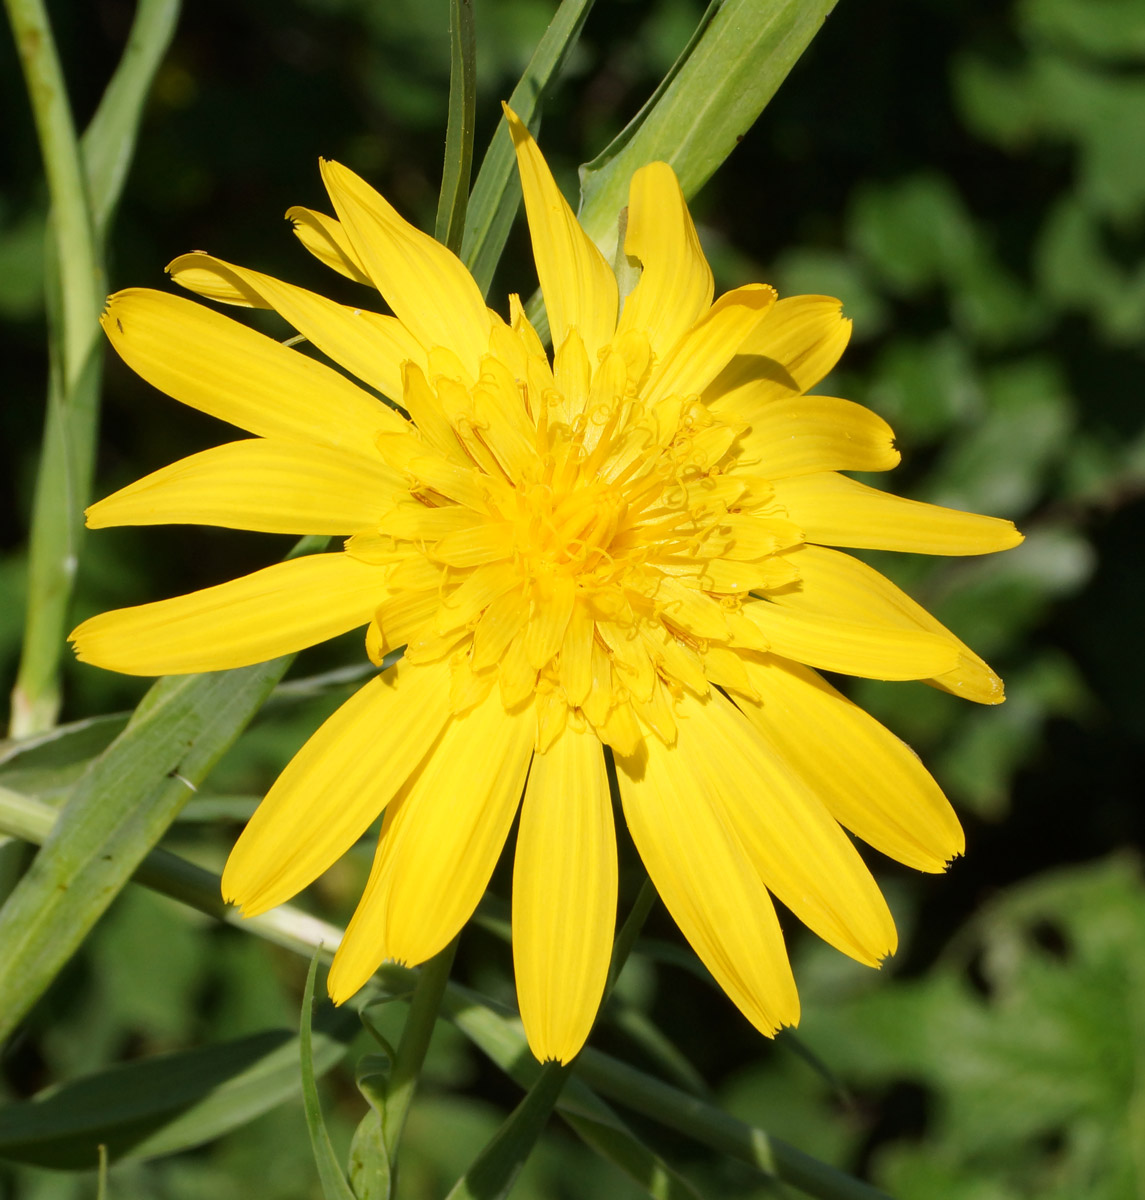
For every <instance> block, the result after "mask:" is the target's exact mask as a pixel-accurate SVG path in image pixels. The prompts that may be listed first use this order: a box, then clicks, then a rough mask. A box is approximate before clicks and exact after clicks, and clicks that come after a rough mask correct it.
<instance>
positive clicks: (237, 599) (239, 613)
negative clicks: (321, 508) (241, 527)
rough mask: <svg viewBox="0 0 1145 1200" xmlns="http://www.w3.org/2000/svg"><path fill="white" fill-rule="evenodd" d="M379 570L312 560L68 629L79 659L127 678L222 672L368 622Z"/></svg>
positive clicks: (333, 557) (330, 557) (340, 557)
mask: <svg viewBox="0 0 1145 1200" xmlns="http://www.w3.org/2000/svg"><path fill="white" fill-rule="evenodd" d="M385 579H386V569H385V568H384V567H376V566H370V565H368V564H366V563H362V562H359V561H358V560H357V559H355V558H351V557H350V556H349V555H348V554H311V555H308V556H307V557H305V558H295V559H292V560H291V561H289V562H283V563H276V564H275V565H274V566H273V567H267V568H265V569H264V570H262V571H255V573H254V574H253V575H244V576H243V577H242V578H241V579H233V580H231V581H230V582H229V583H221V584H219V585H218V586H217V587H210V588H204V589H203V590H202V591H198V592H191V593H189V594H188V595H186V596H176V597H174V598H173V599H171V600H159V601H157V602H156V603H154V604H141V605H139V606H138V607H136V608H120V609H116V610H115V611H114V612H106V613H101V614H100V615H99V616H97V617H92V618H91V619H90V620H88V621H84V623H83V624H82V625H80V626H79V627H78V628H76V629H75V630H73V631H72V633H71V635H70V640H71V641H72V642H74V643H75V650H76V656H77V657H78V658H79V659H80V661H81V662H89V663H93V664H94V665H95V666H97V667H104V668H106V669H107V670H109V671H120V672H122V673H123V674H125V675H186V674H189V673H190V672H193V671H225V670H229V669H230V668H231V667H246V666H250V664H251V663H258V662H266V661H267V660H268V659H271V658H277V657H278V656H279V655H280V654H293V653H294V652H295V651H296V650H301V649H303V648H304V647H306V646H313V645H316V644H317V643H318V642H324V641H326V639H327V638H332V637H336V636H337V635H338V634H340V633H346V632H347V631H348V630H350V629H355V628H357V627H358V626H359V625H366V624H368V623H369V621H370V619H371V618H372V617H373V615H374V610H375V609H376V608H377V607H378V604H379V603H380V602H381V601H382V599H384V597H385V595H386V584H385Z"/></svg>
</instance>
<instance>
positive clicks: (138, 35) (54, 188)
mask: <svg viewBox="0 0 1145 1200" xmlns="http://www.w3.org/2000/svg"><path fill="white" fill-rule="evenodd" d="M5 3H6V6H7V9H8V16H9V19H10V21H11V25H12V31H13V33H14V35H15V39H16V45H17V49H18V50H19V54H20V61H21V64H22V65H23V69H24V76H25V79H26V82H27V87H28V96H29V99H30V101H31V105H32V114H33V117H34V118H35V123H36V130H37V134H38V136H39V141H40V149H41V153H42V155H43V159H44V173H45V176H46V178H47V182H48V194H49V197H50V199H51V225H50V228H51V231H52V237H50V238H49V239H48V242H47V247H46V252H45V274H46V285H47V286H46V288H45V291H46V293H47V296H48V305H47V308H48V362H49V369H48V397H47V413H46V416H45V421H44V440H43V445H42V448H41V451H40V465H39V470H38V472H37V475H36V488H35V496H34V499H33V507H32V529H31V539H30V550H29V561H28V598H27V607H26V614H27V615H26V618H25V628H24V644H23V648H22V651H21V658H20V669H19V673H18V675H17V677H16V686H15V688H14V689H13V691H12V716H11V722H10V726H11V728H10V732H11V734H12V736H13V737H26V736H28V735H30V734H34V733H39V732H42V731H44V730H46V729H50V728H51V727H52V726H53V725H54V724H55V720H56V715H57V712H58V710H59V705H60V695H59V663H60V654H61V651H62V649H63V642H64V632H65V630H66V629H67V623H68V606H69V602H70V600H71V594H72V585H73V581H74V579H75V574H76V568H77V565H78V561H79V548H80V539H81V538H82V536H83V512H82V510H83V506H84V505H85V504H86V503H87V500H88V496H89V495H90V492H91V478H92V469H93V465H94V461H95V443H96V430H97V425H98V416H99V389H100V373H101V363H102V354H101V353H100V345H101V338H100V335H99V321H98V318H99V312H100V309H101V307H102V305H103V297H104V292H105V287H104V272H103V243H104V238H105V236H106V234H107V230H108V226H109V225H110V223H111V219H112V216H113V214H114V212H115V208H116V205H117V204H118V202H119V197H120V193H121V192H122V190H123V184H124V182H125V180H126V178H127V170H128V166H129V165H130V162H131V158H132V154H133V151H134V148H135V139H136V133H137V131H138V127H139V120H140V117H141V115H142V112H143V105H144V102H145V99H146V96H147V93H148V91H149V89H150V86H151V81H152V79H153V78H154V76H155V72H156V70H157V69H158V67H159V64H160V62H161V61H162V59H163V55H164V53H165V52H166V50H167V47H168V45H170V42H171V38H172V36H173V34H174V31H175V23H176V21H177V19H178V15H179V0H139V3H138V5H137V7H136V11H135V18H134V21H133V22H132V26H131V34H130V36H129V38H128V42H127V46H126V47H125V49H124V52H123V56H122V58H121V59H120V62H119V64H118V66H117V67H116V69H115V74H114V75H113V76H112V78H111V81H110V83H109V84H108V86H107V89H106V90H105V92H104V94H103V96H102V98H101V99H100V102H99V107H98V109H97V110H96V114H95V116H94V117H93V118H92V121H91V124H90V125H89V126H88V128H87V130H86V131H85V133H84V136H83V142H82V145H80V144H77V142H76V133H75V128H74V126H73V123H72V117H71V110H70V108H69V105H68V96H67V89H66V87H65V85H64V79H63V73H62V71H61V69H60V63H59V58H58V56H57V54H56V48H55V43H54V41H53V38H52V30H51V25H50V24H49V21H48V17H47V13H46V12H45V9H44V5H43V0H5Z"/></svg>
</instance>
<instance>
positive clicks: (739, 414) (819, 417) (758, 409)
mask: <svg viewBox="0 0 1145 1200" xmlns="http://www.w3.org/2000/svg"><path fill="white" fill-rule="evenodd" d="M712 409H713V411H714V412H718V413H719V414H720V416H721V417H722V418H724V419H725V420H734V421H735V422H736V423H737V424H738V423H742V424H749V425H750V426H751V428H750V429H749V430H748V431H747V432H746V433H743V434H741V435H740V439H739V453H738V455H737V456H736V458H735V468H734V469H737V470H744V471H746V472H747V473H748V474H751V475H763V476H765V477H766V478H768V479H782V478H783V477H784V476H787V475H807V474H811V473H812V472H816V471H889V470H890V469H891V468H892V467H895V466H897V465H898V462H899V458H900V457H901V456H900V455H899V452H898V451H897V450H896V449H895V448H894V432H893V431H892V430H891V427H890V426H889V425H888V424H887V423H886V421H884V420H883V419H882V417H879V416H876V415H875V413H873V412H871V410H870V409H869V408H864V407H863V406H862V405H861V404H852V403H851V401H850V400H836V399H834V398H832V397H830V396H798V397H793V398H791V399H782V400H772V401H770V402H768V403H766V404H752V405H749V404H735V403H729V404H725V405H713V406H712Z"/></svg>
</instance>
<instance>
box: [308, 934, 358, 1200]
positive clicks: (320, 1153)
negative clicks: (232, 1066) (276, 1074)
mask: <svg viewBox="0 0 1145 1200" xmlns="http://www.w3.org/2000/svg"><path fill="white" fill-rule="evenodd" d="M317 974H318V955H317V954H315V955H314V957H313V958H312V959H311V960H310V970H309V971H308V972H307V975H306V991H305V992H304V993H303V995H302V1020H301V1022H300V1026H299V1047H298V1048H299V1052H300V1056H301V1062H302V1103H303V1106H304V1107H305V1109H306V1128H307V1129H308V1130H309V1131H310V1146H311V1148H312V1149H313V1151H314V1162H315V1165H316V1166H317V1168H318V1179H319V1181H320V1182H321V1184H322V1195H323V1196H324V1197H325V1198H326V1200H355V1198H354V1193H353V1192H352V1191H351V1190H350V1185H349V1184H348V1183H347V1182H346V1176H345V1175H343V1174H342V1168H341V1167H340V1166H339V1165H338V1160H337V1158H336V1157H335V1156H334V1147H333V1146H332V1145H331V1144H330V1135H329V1134H328V1133H327V1132H326V1122H325V1121H324V1120H323V1119H322V1103H321V1101H320V1100H319V1099H318V1088H317V1086H316V1084H315V1071H314V1047H313V1039H312V1035H311V1020H312V1016H313V1010H314V977H315V976H316V975H317Z"/></svg>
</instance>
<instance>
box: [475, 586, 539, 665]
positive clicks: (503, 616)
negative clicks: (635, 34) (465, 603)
mask: <svg viewBox="0 0 1145 1200" xmlns="http://www.w3.org/2000/svg"><path fill="white" fill-rule="evenodd" d="M528 619H529V601H528V600H527V599H526V598H525V596H524V594H523V593H522V592H521V591H519V590H516V591H512V592H506V593H505V594H504V595H501V596H498V597H497V599H496V600H494V601H492V603H491V604H490V605H489V607H488V608H487V609H486V610H485V612H484V613H482V615H481V620H480V621H478V622H477V627H476V628H475V629H474V630H473V669H474V670H475V671H482V670H484V669H485V668H486V667H491V666H493V665H494V663H496V662H498V661H499V660H500V658H501V656H502V655H503V654H504V653H505V650H506V649H507V648H508V646H509V643H510V642H511V641H512V640H513V638H515V637H516V636H517V634H518V633H519V632H520V631H521V629H522V628H524V625H525V622H526V621H527V620H528Z"/></svg>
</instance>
